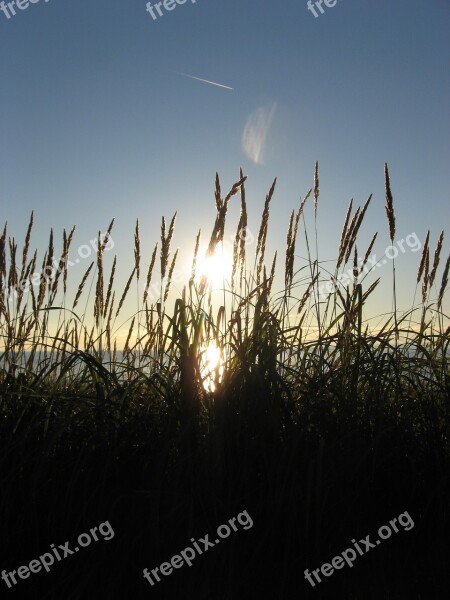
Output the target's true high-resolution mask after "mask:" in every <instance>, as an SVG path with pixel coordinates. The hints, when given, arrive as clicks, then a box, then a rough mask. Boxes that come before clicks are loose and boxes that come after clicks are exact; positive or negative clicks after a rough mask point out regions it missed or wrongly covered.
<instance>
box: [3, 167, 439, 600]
mask: <svg viewBox="0 0 450 600" xmlns="http://www.w3.org/2000/svg"><path fill="white" fill-rule="evenodd" d="M245 179H246V178H245V177H244V175H243V173H242V171H241V172H240V177H239V181H238V182H237V183H236V184H235V185H234V186H233V187H232V189H231V190H230V192H229V193H228V194H227V195H225V196H223V195H222V192H221V187H220V182H219V178H218V177H216V184H215V200H216V209H217V216H216V220H215V224H214V227H213V230H212V233H211V236H210V237H209V238H207V242H208V243H207V250H206V253H207V255H208V256H211V255H213V254H214V252H215V251H216V249H217V247H218V246H220V245H221V244H223V240H224V232H225V226H226V217H227V211H228V207H229V203H230V201H231V198H233V197H234V196H237V195H239V196H240V200H241V212H240V217H239V223H238V226H237V229H236V234H235V236H234V239H235V242H234V251H233V265H232V281H231V282H229V284H228V283H227V282H224V285H223V288H224V289H223V292H222V293H221V294H219V296H220V297H222V299H223V300H222V301H221V302H219V304H218V305H217V301H216V300H215V298H216V297H217V292H216V293H215V294H214V293H213V292H212V291H211V289H210V285H209V283H210V282H209V281H208V278H207V277H206V276H205V274H202V273H201V272H200V273H198V272H196V271H197V270H198V263H197V259H198V258H199V252H200V251H199V240H200V233H199V236H197V239H196V243H195V251H194V260H193V266H192V274H191V276H190V278H189V280H188V281H186V285H185V287H184V289H183V290H182V293H181V294H180V295H177V294H175V293H174V289H175V288H173V287H171V283H172V277H173V274H174V269H175V265H176V260H177V251H175V252H174V251H173V248H172V244H173V236H174V231H175V216H176V215H174V216H173V218H172V219H171V221H170V223H169V226H168V227H167V226H166V222H165V219H164V218H163V220H162V226H161V239H160V242H159V247H158V245H156V246H155V247H154V250H153V253H152V255H151V258H150V261H149V263H148V265H146V269H145V271H146V272H144V267H143V264H142V248H141V240H140V232H139V224H138V223H136V228H135V233H134V260H135V263H134V265H133V267H132V270H131V274H129V277H128V279H127V282H126V285H125V287H124V289H123V290H118V289H116V287H115V273H116V265H117V260H116V258H114V261H113V264H112V266H111V268H110V270H109V274H108V272H107V267H106V266H105V264H104V263H105V255H104V252H105V247H106V245H107V243H108V237H109V236H110V234H111V230H112V226H113V223H111V225H110V227H109V228H108V233H107V234H106V237H102V236H101V235H100V234H99V240H98V252H97V257H96V261H95V262H94V263H93V264H91V265H90V266H89V267H88V269H87V270H86V272H85V274H84V276H83V278H82V280H81V282H80V283H79V285H78V287H76V288H75V289H74V290H73V291H74V298H73V300H72V299H71V297H70V293H69V292H68V286H67V278H68V265H67V259H68V256H69V253H70V247H71V244H72V243H73V234H74V230H72V231H71V232H70V233H69V234H66V232H64V234H63V248H62V252H61V257H60V258H59V259H58V264H59V266H60V268H59V270H58V272H57V275H56V277H54V278H53V279H48V278H46V277H44V276H41V279H40V281H39V282H38V283H39V285H38V286H36V288H33V287H32V286H31V287H30V291H29V293H24V292H21V291H20V290H18V287H17V286H18V283H19V282H20V281H23V280H27V279H28V280H30V279H31V276H32V274H33V273H34V272H35V271H36V269H37V268H38V267H37V265H38V262H37V253H35V254H34V255H33V257H32V258H31V259H30V258H29V248H30V238H31V231H32V225H33V216H32V217H31V220H30V225H29V228H28V231H27V234H26V238H25V242H24V247H23V250H22V259H21V264H18V258H17V245H16V242H15V240H14V238H9V237H7V231H6V226H5V229H4V231H3V235H2V236H1V239H0V284H1V285H0V290H1V291H0V319H1V320H0V334H1V337H2V344H3V349H2V353H1V355H0V369H1V370H0V394H1V396H0V417H1V419H0V440H1V441H0V444H1V445H0V452H1V454H0V465H1V471H0V478H1V479H0V483H1V489H2V500H1V505H0V518H1V523H2V530H1V531H2V542H1V547H2V550H3V553H2V557H1V558H2V560H1V562H0V569H3V568H5V569H7V570H8V571H10V570H11V569H17V568H18V567H19V566H20V565H22V564H27V563H29V562H30V560H32V559H34V558H36V557H38V556H39V555H41V554H42V553H44V552H46V551H47V549H48V547H49V545H50V543H55V544H58V543H63V542H65V541H66V540H69V539H74V538H76V536H77V535H78V534H79V533H82V532H83V531H86V530H89V528H90V527H91V526H93V525H95V524H97V523H99V522H102V521H104V520H106V519H109V520H110V522H111V525H112V527H113V528H114V531H115V533H116V536H115V538H114V541H112V542H108V544H104V545H103V546H102V548H100V547H95V546H93V547H90V548H87V549H86V550H85V551H83V552H81V553H79V554H78V555H77V556H76V557H70V559H67V561H64V563H61V564H58V565H56V566H54V567H53V569H52V571H51V572H50V573H49V574H44V575H42V574H38V575H33V576H31V577H30V578H29V579H28V580H26V581H20V583H19V584H18V586H16V587H15V588H13V589H11V590H7V589H6V586H5V587H4V590H3V591H4V592H6V593H8V594H9V595H10V596H11V597H13V596H14V595H15V594H16V596H17V597H20V598H21V597H27V598H28V597H29V598H34V597H35V598H58V599H59V598H67V599H74V600H75V599H85V598H88V599H90V598H92V599H94V598H99V597H105V598H128V597H130V596H131V597H136V598H147V597H150V594H152V595H153V596H155V597H160V598H174V599H175V598H187V597H189V598H190V597H197V598H205V599H207V598H208V599H209V598H213V599H221V598H223V599H226V600H231V599H233V600H234V599H240V598H258V599H261V598H280V599H290V598H294V597H311V598H312V597H317V598H333V599H334V598H346V599H353V598H354V599H358V600H359V599H362V598H364V599H365V598H374V599H375V598H376V599H377V600H379V599H380V598H383V599H384V598H386V599H388V598H389V599H390V598H393V599H396V598H400V599H401V598H427V599H428V598H437V599H439V598H446V597H447V595H448V588H446V587H445V575H444V574H445V572H446V569H447V564H448V558H449V552H448V550H449V541H448V533H449V495H448V493H449V473H450V471H449V467H450V461H449V423H450V420H449V408H450V404H449V397H450V394H449V387H450V385H449V384H450V379H449V359H448V357H449V353H448V349H449V329H448V327H447V328H446V323H448V319H447V317H446V315H445V314H444V313H443V310H442V304H443V299H444V293H445V290H446V288H447V285H448V270H449V260H448V259H447V262H446V264H445V265H444V268H443V269H442V274H441V279H440V285H439V288H438V289H437V290H436V299H433V298H432V296H431V295H432V294H433V293H434V287H433V286H434V284H435V282H436V281H438V280H437V273H438V270H439V266H440V261H441V256H440V255H441V250H442V244H443V233H442V234H441V237H440V238H439V241H438V245H437V247H436V250H435V252H434V256H433V264H432V265H430V252H431V251H430V249H429V235H428V236H427V239H426V242H425V244H424V246H423V251H422V257H421V261H420V265H418V274H417V286H418V285H419V284H420V283H421V282H422V290H421V291H422V302H421V304H420V305H418V306H414V303H413V306H412V308H411V311H409V312H408V313H406V314H398V312H397V309H396V289H395V281H396V279H395V277H396V274H395V262H393V286H392V299H393V305H394V310H393V313H392V314H389V315H387V316H386V319H385V322H384V324H382V325H381V326H379V327H377V329H376V330H371V329H370V328H369V324H368V321H366V320H365V318H364V307H365V305H366V304H367V302H368V299H369V298H370V295H371V294H372V293H373V291H374V290H375V288H376V287H377V285H378V283H379V280H376V281H375V282H374V283H373V284H372V285H370V286H368V287H367V289H366V290H364V289H363V283H362V281H361V280H362V279H363V271H364V268H365V266H366V264H367V261H368V258H369V255H370V253H371V252H372V248H373V246H374V243H375V239H376V234H375V235H374V237H373V238H372V241H371V243H370V245H369V247H368V248H367V249H366V250H365V252H364V254H361V256H363V257H364V258H363V260H362V261H360V260H359V256H360V254H359V253H358V249H357V237H358V232H359V231H360V228H361V226H362V223H363V220H364V217H365V214H366V211H367V209H368V207H369V204H370V202H371V197H370V198H369V199H368V201H367V202H366V203H365V204H364V205H363V207H361V208H358V209H357V210H356V211H355V212H354V213H353V212H352V210H353V203H351V204H350V206H349V209H348V211H347V214H346V217H345V220H344V226H343V229H342V235H341V240H340V245H339V249H338V258H337V260H336V267H335V270H334V272H333V273H331V276H332V278H333V280H334V281H335V282H336V287H335V289H334V290H333V291H331V292H330V293H329V294H328V295H327V296H326V298H324V297H323V296H322V295H321V289H322V288H321V287H320V285H321V282H322V281H323V279H324V273H323V272H322V271H323V269H322V267H321V264H320V262H319V260H318V256H317V254H318V248H319V242H318V235H317V218H318V213H320V202H319V175H318V167H317V164H316V168H315V175H314V185H313V189H311V190H310V191H309V192H308V193H307V194H306V196H305V197H304V198H303V199H302V200H301V202H300V206H299V209H298V210H297V212H295V211H293V212H292V214H291V217H290V221H289V226H288V233H287V242H286V249H285V253H284V257H285V264H284V273H283V274H279V275H278V278H279V279H280V278H281V279H282V280H283V282H284V285H283V286H282V290H281V291H275V290H276V289H277V287H276V286H277V281H278V279H277V274H278V270H277V268H276V265H277V255H276V256H275V257H272V258H271V259H270V260H269V262H268V263H267V265H266V241H267V233H268V227H269V221H270V209H271V200H272V198H273V196H274V194H275V188H276V181H274V182H273V185H272V186H271V188H270V190H269V192H268V194H267V197H266V200H265V204H264V208H263V213H262V218H261V223H260V228H259V233H258V236H257V238H256V240H255V245H256V249H255V253H254V255H253V256H251V257H250V256H248V251H249V246H248V245H246V244H245V236H244V234H245V232H246V230H247V227H248V216H247V205H246V198H245V187H244V186H245ZM385 182H386V212H387V217H388V228H389V237H390V239H391V242H393V241H394V236H395V212H394V201H393V195H392V192H391V188H390V181H389V173H388V170H387V166H386V168H385ZM310 194H312V196H313V200H314V232H313V237H314V240H315V256H313V255H312V250H311V244H310V241H311V239H312V238H311V234H310V235H308V230H307V227H306V224H305V221H304V209H305V206H306V203H307V201H308V199H309V198H310ZM302 225H303V231H302ZM302 234H304V237H302V239H300V236H301V235H302ZM300 244H302V245H303V246H304V245H305V244H306V249H307V257H308V259H307V261H303V262H304V264H300V265H299V266H297V270H296V265H295V262H296V261H297V262H299V261H298V257H297V253H296V248H298V246H299V245H300ZM158 251H159V259H160V260H159V267H160V281H161V284H160V286H159V297H158V298H156V299H154V298H152V295H151V294H150V293H149V289H150V284H151V282H152V278H153V279H154V277H155V264H158V262H157V260H156V259H157V256H158ZM278 256H281V253H280V254H279V255H278ZM54 259H55V250H54V238H53V232H52V233H51V236H50V241H49V246H48V249H47V251H46V253H45V255H44V257H43V260H42V271H44V269H45V268H46V267H47V268H48V269H49V268H50V267H51V265H52V264H53V262H54ZM349 261H350V262H349ZM349 266H350V268H351V267H352V266H353V274H354V279H353V281H352V282H351V283H349V284H348V285H346V286H343V285H342V284H339V275H340V273H342V272H343V271H344V270H346V269H348V268H349ZM321 269H322V271H321ZM143 273H144V277H145V288H144V289H143V290H142V288H141V282H142V275H143ZM283 277H284V279H283ZM133 284H135V285H136V290H137V294H138V297H137V306H136V309H137V310H136V313H135V314H134V315H131V316H130V320H129V323H130V325H129V331H128V335H127V339H126V342H125V344H124V346H123V348H120V351H119V350H118V348H117V340H116V334H117V331H118V329H119V326H118V325H117V319H118V318H119V315H122V312H123V306H124V303H125V300H126V298H127V297H128V294H132V293H133V291H132V290H133ZM89 285H91V287H93V286H94V285H95V297H94V298H90V297H89V298H88V299H87V301H86V304H85V308H84V309H82V312H78V311H79V310H80V303H81V302H82V301H83V299H84V298H85V296H86V293H87V290H88V286H89ZM14 290H16V291H17V290H18V292H17V293H16V294H14ZM116 305H117V308H116ZM88 310H92V319H91V320H92V323H91V321H90V319H89V318H88V316H87V315H88V312H87V311H88ZM416 315H417V316H416ZM121 318H123V317H122V316H121ZM88 323H89V324H88ZM211 345H212V346H214V347H215V348H218V349H219V351H220V356H221V360H220V362H219V363H218V365H217V367H216V368H215V369H214V371H213V372H212V373H207V372H206V370H205V365H204V359H205V355H206V354H207V350H206V349H207V348H208V347H210V346H211ZM242 510H247V511H248V512H249V514H250V515H251V517H252V519H253V521H254V527H253V528H252V529H251V530H249V531H247V532H239V533H236V534H234V535H233V536H231V537H230V538H229V539H227V540H226V541H224V542H223V544H221V548H220V549H218V548H215V549H214V550H211V551H210V552H208V554H207V555H205V556H201V557H198V558H197V559H196V560H195V562H194V566H193V567H192V568H191V569H189V568H187V567H184V568H183V569H181V570H180V571H178V572H177V573H174V574H172V575H170V576H169V577H167V578H166V579H164V581H162V582H161V583H160V584H158V586H157V587H155V588H151V587H150V586H149V584H148V583H147V582H146V581H145V580H144V579H143V577H142V569H143V568H144V567H148V568H150V569H152V568H154V567H155V566H158V565H160V564H161V563H162V562H164V561H165V560H169V559H170V557H171V556H172V555H173V554H176V553H177V552H178V551H179V550H181V549H182V548H184V547H186V546H187V545H188V544H189V540H190V538H191V537H195V538H198V536H200V535H203V534H204V533H205V532H207V531H214V530H215V528H216V527H217V526H219V525H220V524H221V523H224V522H226V521H227V519H228V518H229V517H230V516H233V515H234V514H237V512H240V511H242ZM405 510H406V511H408V512H409V513H410V515H411V517H412V518H413V520H414V521H415V527H414V529H413V530H411V531H410V532H404V533H403V534H398V535H397V536H394V538H393V539H389V540H387V541H386V542H384V543H383V545H382V546H380V547H379V548H377V549H376V550H373V551H371V553H370V554H369V555H367V556H364V557H361V558H360V559H359V560H358V561H357V562H356V563H355V566H354V567H353V568H352V569H349V568H347V569H344V570H342V571H339V572H336V573H335V574H333V575H332V576H331V577H330V578H329V579H328V580H326V581H324V582H323V583H321V584H320V585H317V586H316V587H315V588H314V589H313V588H311V586H310V585H309V584H308V583H307V582H306V581H305V579H304V577H303V571H304V569H306V568H309V569H310V570H311V569H315V568H319V567H320V566H321V565H322V564H323V563H325V562H328V561H329V560H331V558H332V557H333V556H335V555H336V554H338V553H340V552H341V551H342V550H344V549H345V548H347V547H349V546H350V540H351V539H352V538H357V539H360V538H364V537H365V536H366V535H367V534H369V533H373V534H374V535H375V534H376V530H377V528H378V527H379V526H380V525H383V524H386V523H388V522H389V520H390V519H391V518H393V517H395V516H396V515H398V514H399V513H401V512H404V511H405ZM358 536H359V537H358ZM0 583H1V584H2V585H4V584H3V582H0Z"/></svg>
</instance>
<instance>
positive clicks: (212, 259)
mask: <svg viewBox="0 0 450 600" xmlns="http://www.w3.org/2000/svg"><path fill="white" fill-rule="evenodd" d="M232 267H233V256H232V253H231V249H230V248H228V247H227V246H226V245H222V244H219V245H218V246H217V247H216V249H215V250H214V253H213V254H211V255H210V256H207V253H206V250H205V251H203V252H202V253H199V256H198V258H197V268H196V279H197V283H200V281H201V279H202V277H206V279H207V282H208V284H209V285H210V286H211V287H213V288H216V289H217V288H222V287H224V285H225V283H226V282H229V281H230V279H231V271H232Z"/></svg>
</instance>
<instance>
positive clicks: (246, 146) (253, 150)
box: [242, 102, 277, 165]
mask: <svg viewBox="0 0 450 600" xmlns="http://www.w3.org/2000/svg"><path fill="white" fill-rule="evenodd" d="M276 110H277V105H276V102H274V103H273V104H272V106H271V107H270V108H263V107H261V108H258V109H257V110H256V111H255V112H254V113H253V114H251V115H250V117H249V118H248V119H247V123H246V124H245V128H244V132H243V134H242V149H243V150H244V152H245V154H246V156H247V157H248V158H249V159H250V160H251V161H253V162H254V163H255V165H258V164H262V160H263V154H264V150H265V147H266V138H267V135H268V133H269V130H270V125H271V124H272V119H273V117H274V115H275V112H276Z"/></svg>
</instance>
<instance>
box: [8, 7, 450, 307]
mask: <svg viewBox="0 0 450 600" xmlns="http://www.w3.org/2000/svg"><path fill="white" fill-rule="evenodd" d="M23 1H24V0H22V2H23ZM164 13H165V14H164V16H163V17H159V18H158V19H157V20H153V19H152V17H151V16H150V14H149V13H148V12H146V2H145V1H144V0H127V2H125V1H121V2H118V1H117V0H108V1H106V0H96V1H95V2H92V0H89V1H88V0H76V1H75V0H50V1H49V2H48V3H46V2H45V1H44V0H39V1H38V2H37V3H36V4H30V5H29V6H28V8H26V9H24V10H17V14H16V15H15V16H12V17H11V18H9V19H7V18H6V16H5V14H4V13H2V12H0V51H1V55H2V57H3V58H2V61H1V62H0V105H1V107H2V110H1V111H0V182H1V185H0V206H1V209H2V217H3V219H2V221H4V220H8V223H9V228H10V229H9V231H10V234H13V235H15V237H16V238H19V239H22V238H23V236H24V233H25V229H26V224H27V222H28V217H29V214H30V211H31V210H32V209H34V210H35V215H36V218H35V222H36V227H35V232H34V237H33V243H34V245H35V246H37V247H38V248H39V249H40V250H42V252H43V251H44V248H45V244H46V241H47V238H48V232H49V228H50V227H53V228H54V230H55V232H56V233H57V235H60V234H61V232H62V229H63V227H66V228H67V229H69V228H70V227H71V226H72V225H74V224H75V225H76V226H77V234H76V239H75V242H74V245H75V247H76V246H77V245H79V244H83V243H87V242H88V241H89V240H90V239H92V238H93V237H94V236H95V234H96V232H97V231H98V229H103V230H104V229H105V228H106V226H107V225H108V223H109V221H110V220H111V218H112V217H115V218H116V225H115V228H114V234H113V239H114V242H115V250H114V251H115V252H117V253H118V255H119V265H120V267H121V269H123V275H122V276H123V277H124V278H125V277H126V276H127V274H128V272H129V266H130V261H131V257H132V239H133V227H134V222H135V220H136V218H139V220H140V224H141V234H142V238H143V253H144V254H145V255H146V256H145V258H144V260H145V261H146V262H148V260H149V254H150V252H151V248H152V247H153V244H154V242H155V241H156V240H157V239H158V236H159V227H160V218H161V215H162V214H164V215H166V217H170V216H171V215H172V214H173V212H174V211H175V210H178V220H177V233H176V236H175V240H174V241H175V245H177V246H179V247H180V248H181V249H182V250H183V249H185V248H189V249H190V248H192V246H193V242H194V237H195V234H196V231H197V229H198V228H202V230H204V231H205V234H206V232H209V231H210V229H211V227H212V225H213V220H214V214H215V206H214V198H213V185H214V176H215V172H216V171H218V172H219V175H220V176H221V179H222V187H223V189H225V188H228V187H229V186H231V185H232V183H233V182H234V181H236V180H237V178H238V173H239V167H241V166H242V167H243V170H244V172H245V174H246V175H248V182H247V196H248V202H249V210H250V228H251V229H254V230H255V231H257V228H258V226H259V217H260V213H261V211H262V205H263V202H264V197H265V194H266V192H267V190H268V188H269V187H270V184H271V182H272V180H273V178H274V177H278V186H277V190H276V193H275V197H274V200H273V207H272V221H271V224H270V228H269V248H268V250H269V252H270V253H272V252H273V251H274V250H275V249H276V248H279V249H280V250H281V252H283V249H284V241H285V236H286V230H287V225H288V219H289V214H290V211H291V210H292V209H293V208H297V206H298V202H299V198H300V196H303V195H304V194H305V192H306V191H307V190H308V189H309V187H311V185H312V175H313V168H314V162H315V160H318V161H319V165H320V187H321V197H320V201H319V202H320V204H319V222H320V227H319V240H320V254H321V258H323V259H332V258H333V257H335V256H336V248H337V244H338V240H339V236H340V232H341V227H342V223H343V219H344V215H345V210H346V207H347V205H348V202H349V200H350V198H351V197H353V198H354V199H355V202H356V204H362V203H363V202H364V201H365V200H366V199H367V197H368V196H369V194H370V193H373V194H374V199H373V205H372V206H371V208H370V209H369V213H368V216H367V221H366V223H365V227H364V229H363V232H362V240H366V239H367V240H369V239H370V237H371V235H372V233H373V232H375V231H377V230H378V231H379V232H380V233H379V241H378V245H377V249H378V254H382V253H383V251H384V248H385V247H386V246H387V245H389V239H388V229H387V225H386V222H385V213H384V180H383V165H384V162H387V163H388V164H389V165H390V174H391V183H392V189H393V194H394V203H395V208H396V215H397V236H396V237H397V238H399V239H400V238H404V237H405V236H406V235H408V234H410V233H411V232H416V233H417V236H418V237H419V239H421V240H423V239H424V237H425V232H426V230H427V229H428V228H430V229H431V232H432V235H431V240H432V247H433V249H434V245H435V243H436V239H437V236H438V234H439V232H440V230H441V229H443V228H445V227H446V226H447V225H448V223H449V214H450V210H449V189H450V185H449V184H450V174H449V157H450V151H449V150H450V148H449V140H450V135H449V134H450V131H449V129H450V127H449V125H450V123H449V111H448V106H449V89H450V88H449V83H450V81H449V80H450V75H449V69H448V56H449V49H450V48H449V46H450V43H449V41H448V36H447V33H448V30H449V25H450V4H449V3H448V2H447V0H432V1H429V2H425V1H422V0H409V1H408V2H406V1H397V2H395V3H393V2H392V0H391V1H387V0H377V1H376V2H374V1H368V0H338V1H337V3H336V5H335V6H334V7H333V8H326V9H325V13H324V14H323V15H320V16H319V18H314V16H313V15H312V13H311V12H310V11H308V9H307V6H306V1H304V0H288V1H284V2H275V1H271V2H270V1H268V0H239V1H238V0H227V1H226V2H223V1H222V2H221V1H220V0H197V2H196V3H195V4H193V3H192V2H191V1H190V0H188V1H187V2H186V3H185V4H184V5H180V6H177V7H176V10H173V11H171V12H168V11H164ZM179 73H187V74H190V75H193V76H196V77H200V78H205V79H208V80H212V81H214V82H219V83H221V84H224V85H226V86H230V87H232V88H233V90H228V89H224V88H219V87H216V86H213V85H209V84H205V83H202V82H200V81H196V80H193V79H189V78H187V77H184V76H182V75H180V74H179ZM270 113H271V115H272V119H271V121H270V127H267V131H266V137H265V145H264V148H261V155H260V160H259V162H258V163H257V164H255V162H254V161H252V160H251V157H250V156H249V155H247V154H246V153H245V151H244V149H243V146H242V136H243V132H244V130H245V127H246V125H247V126H251V125H252V124H255V123H261V117H262V116H263V115H266V116H267V115H268V114H270ZM258 117H259V121H258ZM236 209H237V202H236ZM236 214H237V212H236V210H235V209H233V210H232V212H231V216H232V217H233V216H235V215H236ZM307 218H308V219H309V223H310V224H311V213H310V212H309V213H307ZM230 233H231V231H230ZM364 250H365V248H363V247H361V249H360V251H361V252H364ZM448 251H449V244H448V243H447V242H446V243H445V244H444V252H443V254H444V259H445V258H446V256H447V254H448ZM298 253H299V254H300V255H302V256H304V255H305V244H304V240H303V239H302V238H300V242H299V245H298ZM419 255H420V252H419V253H413V252H406V253H405V254H404V255H402V256H401V257H400V258H399V263H398V276H399V282H400V285H399V295H400V299H401V300H402V301H403V307H404V308H407V307H408V306H410V304H411V301H412V293H413V291H414V278H415V273H416V270H417V264H418V260H419ZM80 269H81V267H80ZM80 272H81V271H80ZM440 273H441V271H440V272H439V277H438V280H439V282H440ZM385 277H387V278H389V274H388V273H387V272H386V275H385ZM74 279H75V280H76V281H78V280H79V277H78V275H77V276H76V277H75V278H74ZM378 301H379V302H380V303H382V302H384V301H385V296H383V295H380V296H379V298H378ZM381 308H382V307H381V305H380V311H381Z"/></svg>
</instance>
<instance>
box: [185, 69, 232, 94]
mask: <svg viewBox="0 0 450 600" xmlns="http://www.w3.org/2000/svg"><path fill="white" fill-rule="evenodd" d="M178 75H184V77H189V79H196V80H197V81H203V83H210V84H211V85H216V86H217V87H220V88H225V89H226V90H234V88H232V87H230V86H228V85H222V84H221V83H216V82H215V81H209V80H208V79H202V78H201V77H194V75H188V74H187V73H178Z"/></svg>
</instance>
